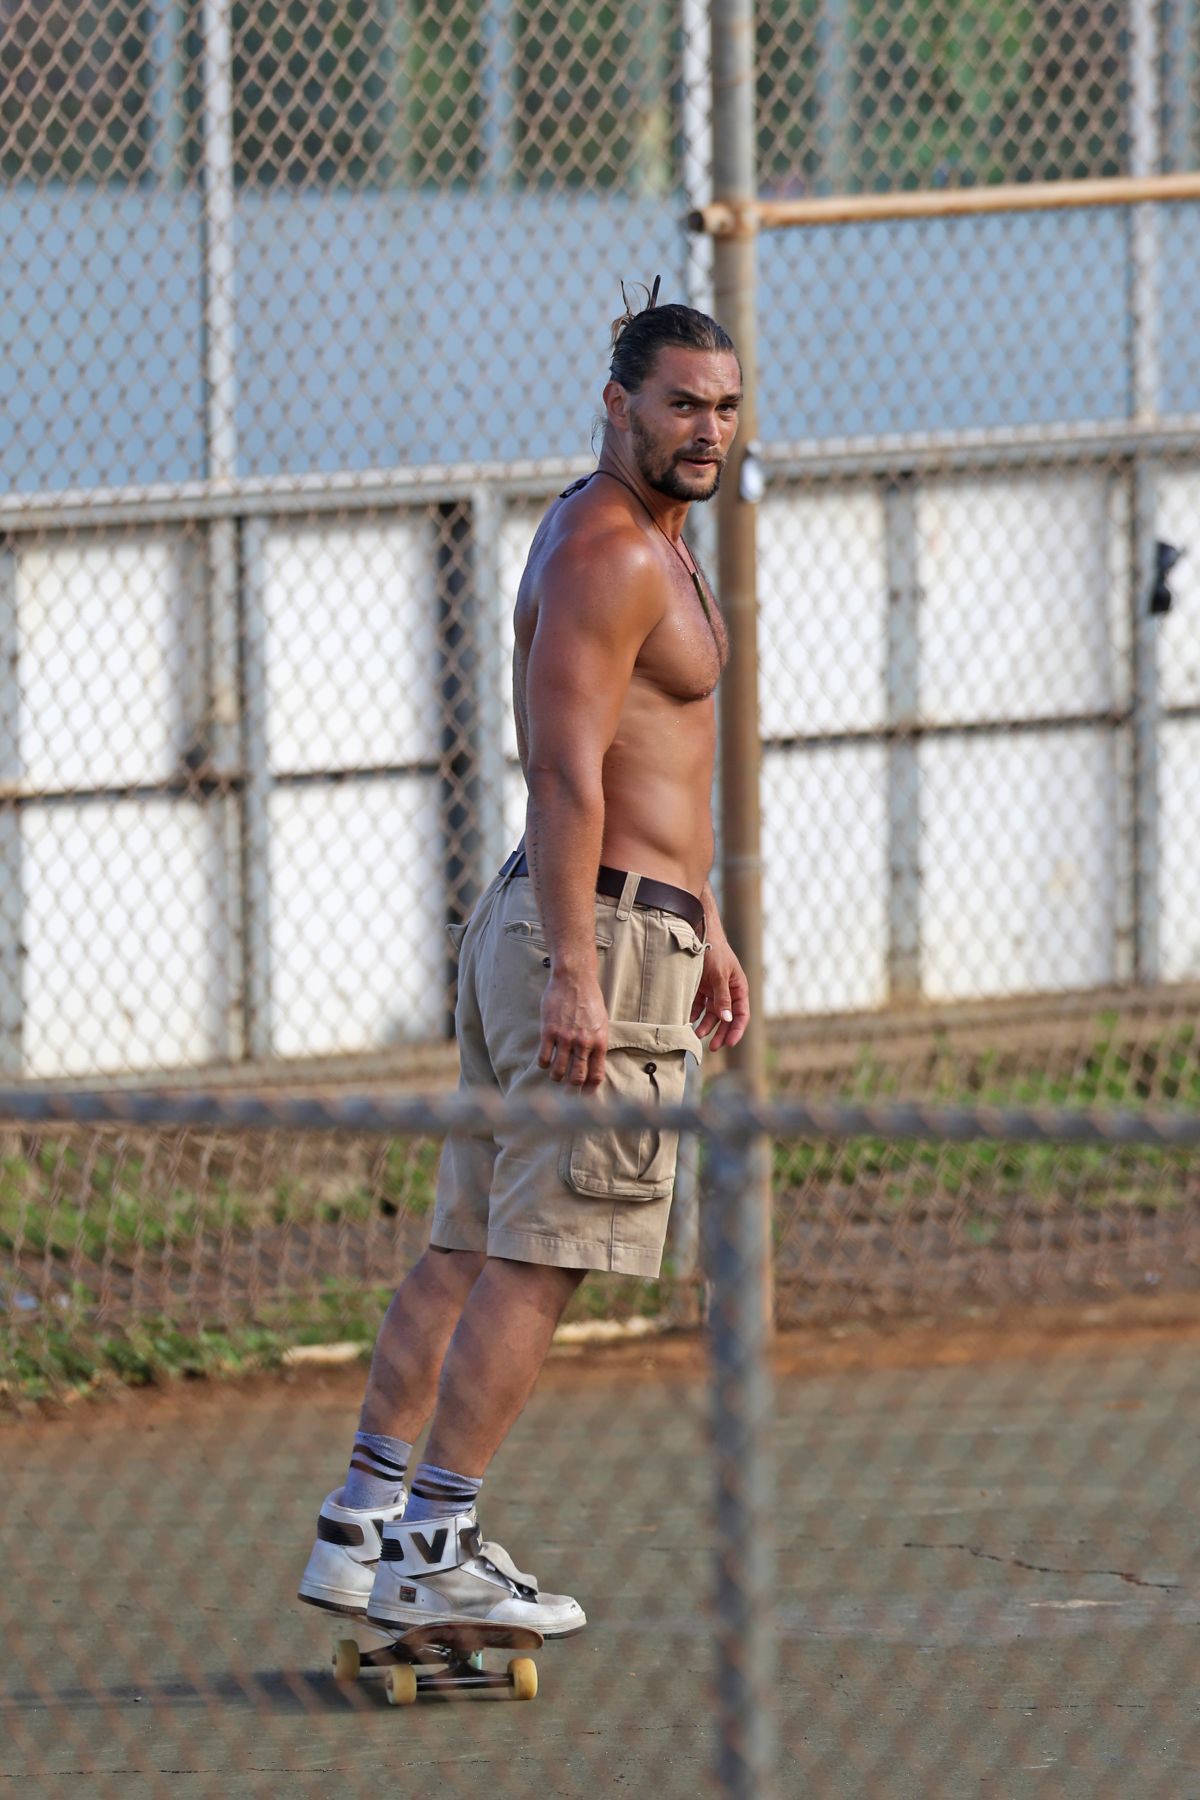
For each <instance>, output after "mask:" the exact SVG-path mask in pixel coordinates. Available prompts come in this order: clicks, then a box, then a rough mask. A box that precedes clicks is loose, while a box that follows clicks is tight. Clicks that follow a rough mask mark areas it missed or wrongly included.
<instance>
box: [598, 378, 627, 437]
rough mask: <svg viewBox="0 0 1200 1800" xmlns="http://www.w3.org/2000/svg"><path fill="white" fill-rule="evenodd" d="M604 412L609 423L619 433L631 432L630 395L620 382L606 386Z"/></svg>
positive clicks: (612, 382) (609, 383)
mask: <svg viewBox="0 0 1200 1800" xmlns="http://www.w3.org/2000/svg"><path fill="white" fill-rule="evenodd" d="M602 398H603V400H604V410H605V413H606V414H607V416H608V422H609V424H610V425H611V426H613V427H614V429H615V430H617V431H628V430H629V394H628V391H627V390H626V389H625V388H623V387H622V386H621V383H620V382H619V381H608V382H606V383H605V384H604V393H603V396H602Z"/></svg>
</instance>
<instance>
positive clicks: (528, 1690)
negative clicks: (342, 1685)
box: [333, 1620, 544, 1706]
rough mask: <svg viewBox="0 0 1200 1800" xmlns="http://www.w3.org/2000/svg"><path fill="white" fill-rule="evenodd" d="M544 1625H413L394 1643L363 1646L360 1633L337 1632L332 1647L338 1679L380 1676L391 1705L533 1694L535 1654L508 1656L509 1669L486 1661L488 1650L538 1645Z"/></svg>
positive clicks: (524, 1697) (518, 1697) (530, 1696)
mask: <svg viewBox="0 0 1200 1800" xmlns="http://www.w3.org/2000/svg"><path fill="white" fill-rule="evenodd" d="M543 1642H544V1640H543V1638H542V1634H541V1632H540V1631H534V1630H532V1629H531V1628H530V1627H529V1626H525V1625H492V1624H488V1623H486V1622H485V1621H483V1620H480V1621H479V1623H478V1624H471V1625H415V1626H413V1627H411V1628H410V1629H409V1630H408V1631H404V1632H399V1633H398V1634H397V1635H396V1637H395V1638H394V1639H393V1640H392V1642H391V1643H390V1644H384V1645H381V1646H380V1647H379V1648H377V1649H373V1650H364V1649H363V1648H362V1647H361V1646H360V1644H359V1642H358V1639H357V1638H339V1640H338V1642H337V1643H336V1644H335V1645H334V1650H333V1678H334V1680H335V1681H338V1682H352V1681H358V1680H361V1679H363V1678H365V1677H372V1676H375V1677H378V1676H382V1677H383V1680H384V1684H385V1689H386V1692H387V1697H388V1700H389V1702H390V1703H391V1705H392V1706H411V1705H412V1704H413V1702H414V1701H416V1700H418V1699H422V1698H429V1699H434V1698H437V1699H442V1700H456V1699H467V1698H472V1697H477V1698H480V1699H490V1700H532V1699H533V1698H534V1696H535V1695H536V1693H537V1691H538V1677H537V1664H536V1663H535V1662H534V1660H533V1658H532V1657H531V1656H514V1657H512V1658H510V1660H509V1663H508V1667H507V1669H505V1670H500V1669H489V1668H485V1667H484V1662H483V1653H484V1651H485V1650H537V1649H539V1648H540V1646H541V1645H542V1643H543Z"/></svg>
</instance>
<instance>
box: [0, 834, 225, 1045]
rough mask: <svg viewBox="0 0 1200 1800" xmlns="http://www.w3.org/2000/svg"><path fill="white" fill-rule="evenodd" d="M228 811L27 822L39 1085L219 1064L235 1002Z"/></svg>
mask: <svg viewBox="0 0 1200 1800" xmlns="http://www.w3.org/2000/svg"><path fill="white" fill-rule="evenodd" d="M218 820H219V814H218V809H216V808H204V807H201V806H196V805H193V804H191V803H189V802H187V801H182V800H122V801H117V802H106V801H92V802H90V803H88V804H86V805H79V806H73V805H72V806H61V805H60V806H51V807H29V808H28V809H26V810H25V812H24V813H23V814H22V850H23V860H22V886H23V890H24V900H25V918H24V924H23V942H24V945H25V958H24V966H23V989H24V1053H25V1067H26V1070H27V1072H28V1073H29V1074H30V1075H35V1076H56V1075H84V1074H88V1073H92V1072H103V1073H108V1072H115V1071H118V1070H124V1069H130V1070H136V1069H153V1068H178V1067H180V1066H182V1065H184V1064H188V1063H203V1062H206V1061H208V1060H210V1059H211V1058H212V1057H213V1056H214V1055H215V1054H216V1045H217V1043H218V1016H217V1015H218V1011H219V1009H220V1008H221V1007H222V1006H223V1004H224V1000H225V995H226V973H227V972H226V971H225V970H224V969H223V968H222V967H221V966H220V963H219V960H218V959H219V957H220V954H221V951H220V944H221V941H222V936H221V931H220V921H219V919H218V917H217V912H218V896H219V894H220V891H221V890H220V879H221V878H220V861H219V856H218V854H217V844H216V831H217V826H218Z"/></svg>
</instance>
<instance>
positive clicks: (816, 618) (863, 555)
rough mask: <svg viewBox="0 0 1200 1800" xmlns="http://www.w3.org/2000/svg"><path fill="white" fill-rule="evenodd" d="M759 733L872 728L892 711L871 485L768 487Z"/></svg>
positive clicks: (879, 535) (882, 568) (877, 503)
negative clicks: (810, 489) (801, 489)
mask: <svg viewBox="0 0 1200 1800" xmlns="http://www.w3.org/2000/svg"><path fill="white" fill-rule="evenodd" d="M758 551H759V576H758V593H759V693H760V707H761V721H762V734H763V736H764V737H767V738H780V737H800V736H804V735H807V734H811V733H816V732H827V731H860V730H870V729H871V728H872V727H874V726H878V725H882V724H883V722H884V718H885V714H886V708H887V693H886V680H885V675H886V644H887V605H888V598H887V570H886V565H885V558H884V520H883V505H882V502H881V500H880V498H879V496H878V493H877V490H876V488H875V487H874V485H873V484H872V485H869V486H862V487H857V488H850V487H834V486H832V485H831V486H829V487H825V486H822V487H821V488H820V489H819V490H818V491H817V492H816V493H808V494H798V493H792V492H789V491H788V490H787V489H786V488H783V489H779V490H776V489H774V488H772V489H771V490H770V491H769V493H768V496H767V498H766V500H764V502H763V503H762V505H761V506H760V507H759V512H758Z"/></svg>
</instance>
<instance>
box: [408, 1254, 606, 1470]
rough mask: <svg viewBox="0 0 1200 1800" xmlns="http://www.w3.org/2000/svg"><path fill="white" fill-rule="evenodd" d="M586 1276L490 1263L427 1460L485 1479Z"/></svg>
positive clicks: (451, 1356)
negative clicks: (558, 1327)
mask: <svg viewBox="0 0 1200 1800" xmlns="http://www.w3.org/2000/svg"><path fill="white" fill-rule="evenodd" d="M585 1273H586V1270H584V1269H556V1268H550V1267H546V1266H544V1265H543V1264H541V1263H522V1262H510V1261H508V1260H506V1259H505V1258H502V1257H496V1256H493V1257H489V1258H488V1259H487V1261H486V1263H485V1264H484V1267H483V1271H482V1273H481V1274H480V1276H479V1278H478V1280H477V1281H476V1282H475V1285H474V1286H473V1287H472V1289H471V1292H470V1297H469V1299H468V1300H467V1302H466V1305H465V1306H464V1307H463V1310H462V1317H461V1318H460V1319H459V1321H458V1325H457V1328H456V1330H455V1332H454V1335H453V1337H452V1338H451V1339H450V1346H449V1349H448V1350H447V1352H446V1357H445V1361H444V1363H443V1364H442V1376H441V1381H440V1383H439V1386H438V1397H437V1411H436V1413H435V1414H434V1420H433V1425H432V1428H431V1430H430V1433H429V1443H428V1445H427V1447H426V1450H425V1461H426V1462H427V1463H435V1464H438V1465H439V1466H441V1467H443V1468H447V1469H456V1470H458V1471H459V1472H461V1473H462V1474H464V1475H469V1476H471V1477H473V1478H474V1479H475V1480H481V1479H482V1478H483V1474H484V1471H485V1470H486V1468H487V1466H488V1464H489V1463H490V1462H491V1460H492V1457H493V1456H494V1455H495V1454H496V1451H497V1450H498V1449H499V1448H500V1445H501V1444H502V1443H503V1442H504V1439H505V1438H506V1437H507V1436H508V1433H509V1431H510V1430H511V1429H512V1426H513V1424H514V1423H515V1421H516V1419H517V1418H518V1416H519V1414H520V1412H521V1410H522V1408H523V1407H524V1405H525V1402H526V1401H527V1400H528V1398H529V1396H530V1393H531V1392H532V1390H533V1385H534V1382H535V1381H536V1380H537V1378H538V1375H539V1374H540V1373H541V1368H542V1364H543V1363H544V1362H545V1360H546V1352H547V1351H548V1350H549V1348H550V1341H551V1339H552V1338H553V1336H554V1328H555V1326H556V1325H557V1324H558V1321H559V1320H560V1319H561V1317H562V1315H563V1309H564V1308H565V1306H566V1304H567V1301H568V1300H569V1299H570V1298H571V1295H572V1294H573V1293H574V1292H575V1289H576V1288H577V1287H578V1286H579V1283H580V1282H581V1281H582V1280H583V1277H584V1275H585Z"/></svg>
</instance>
